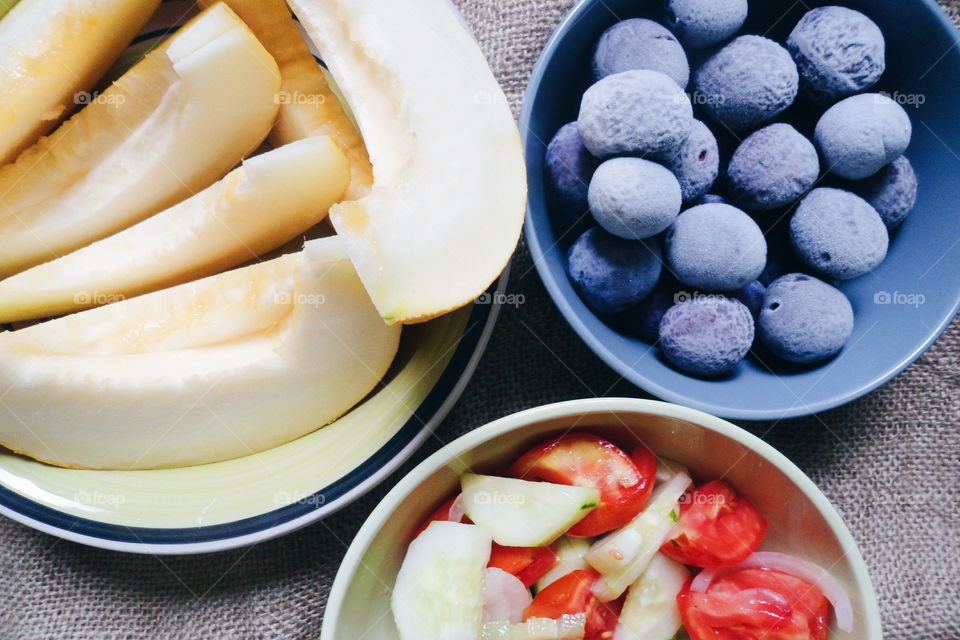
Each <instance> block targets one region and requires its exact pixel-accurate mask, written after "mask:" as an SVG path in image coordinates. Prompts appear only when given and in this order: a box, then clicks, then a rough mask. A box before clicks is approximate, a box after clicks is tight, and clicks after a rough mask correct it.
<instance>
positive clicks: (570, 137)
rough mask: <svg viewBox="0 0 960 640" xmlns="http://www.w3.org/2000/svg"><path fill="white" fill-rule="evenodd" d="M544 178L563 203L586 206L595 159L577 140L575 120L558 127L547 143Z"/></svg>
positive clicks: (583, 208)
mask: <svg viewBox="0 0 960 640" xmlns="http://www.w3.org/2000/svg"><path fill="white" fill-rule="evenodd" d="M545 165H546V170H547V182H548V183H549V185H550V188H551V189H552V190H553V192H554V193H555V194H556V195H557V197H558V198H559V199H560V201H561V202H562V203H563V204H564V205H568V206H569V207H570V208H572V209H575V210H577V211H578V213H583V212H585V211H586V210H587V187H588V185H589V184H590V179H591V178H592V177H593V172H594V171H595V170H596V168H597V160H596V158H594V157H593V156H592V155H591V154H590V152H589V151H587V148H586V147H584V146H583V142H582V141H581V140H580V132H579V130H578V129H577V123H576V122H570V123H567V124H565V125H563V126H562V127H560V130H559V131H557V133H556V135H554V136H553V139H552V140H551V141H550V144H548V145H547V153H546V159H545Z"/></svg>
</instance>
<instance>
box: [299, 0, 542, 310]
mask: <svg viewBox="0 0 960 640" xmlns="http://www.w3.org/2000/svg"><path fill="white" fill-rule="evenodd" d="M290 5H291V7H292V8H293V10H294V12H295V13H296V14H297V16H298V17H299V18H300V21H301V23H302V24H303V25H304V27H305V28H306V30H307V33H309V34H310V37H311V39H312V40H313V41H314V43H315V44H316V45H317V47H318V48H319V50H320V54H321V57H322V58H323V60H324V62H325V63H326V64H327V66H328V67H329V69H330V72H331V73H332V74H333V76H334V78H335V79H336V81H337V84H338V85H339V86H340V88H341V89H342V90H343V93H344V96H345V97H346V99H347V102H348V103H349V105H350V107H351V109H352V110H353V112H354V114H355V115H356V117H357V121H358V122H359V125H360V131H361V132H362V133H363V137H364V140H365V141H366V145H367V150H368V151H369V153H370V159H371V161H372V162H373V169H374V171H373V172H374V177H375V181H374V187H373V190H372V191H371V193H370V195H368V196H367V197H365V198H363V199H361V200H357V201H348V202H343V203H341V204H339V205H337V206H335V207H333V208H332V209H331V210H330V219H331V221H332V222H333V225H334V227H335V228H336V230H337V233H339V234H340V235H342V236H343V237H344V239H345V240H346V242H347V250H348V252H349V253H350V257H351V259H352V260H353V262H354V264H355V265H356V267H357V272H358V273H359V274H360V278H361V279H362V280H363V282H364V284H365V285H366V287H367V290H368V291H369V292H370V295H371V297H372V298H373V301H374V303H375V304H376V305H377V309H379V311H380V313H381V314H382V315H383V317H384V319H385V320H387V321H388V322H398V321H402V322H407V323H409V322H418V321H422V320H426V319H429V318H431V317H434V316H437V315H439V314H442V313H444V312H446V311H449V310H451V309H455V308H457V307H460V306H462V305H464V304H467V303H469V302H470V301H471V300H473V299H474V298H476V297H477V296H478V295H480V294H481V293H482V292H483V291H484V289H485V288H486V287H487V286H488V285H489V284H490V282H491V281H493V280H494V279H495V278H496V277H497V276H498V275H499V273H500V272H501V270H502V269H503V267H504V265H505V264H506V263H507V261H508V260H509V259H510V255H511V254H512V253H513V250H514V247H515V246H516V244H517V239H518V237H519V235H520V228H521V225H522V223H523V212H524V204H525V199H526V176H525V169H524V162H523V155H522V152H521V147H520V138H519V135H518V133H517V128H516V125H515V124H514V121H513V116H512V115H511V112H510V108H509V106H508V105H507V101H506V98H505V97H504V95H503V91H502V90H501V89H500V87H499V85H497V82H496V80H495V79H494V77H493V74H492V73H491V71H490V68H489V67H488V65H487V62H486V60H485V59H484V57H483V54H482V53H481V51H480V49H479V47H478V46H477V43H476V41H475V40H474V39H473V37H472V36H471V34H470V33H469V32H468V31H467V29H466V27H465V25H464V23H463V21H462V20H461V18H460V16H459V14H458V13H457V11H456V9H455V8H454V7H453V5H452V4H450V2H449V0H404V2H383V1H382V0H290Z"/></svg>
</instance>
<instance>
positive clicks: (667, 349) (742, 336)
mask: <svg viewBox="0 0 960 640" xmlns="http://www.w3.org/2000/svg"><path fill="white" fill-rule="evenodd" d="M753 336H754V323H753V316H751V315H750V310H749V309H747V308H746V307H745V306H744V305H743V303H742V302H740V301H738V300H733V299H732V298H724V297H722V296H704V297H698V298H692V299H690V300H685V301H683V302H681V303H679V304H676V305H674V306H673V307H671V308H670V309H669V310H668V311H667V312H666V313H665V314H664V316H663V319H662V320H661V321H660V348H661V349H662V350H663V355H665V356H666V357H667V359H668V360H669V361H670V362H672V363H673V364H674V366H676V367H677V368H678V369H681V370H683V371H686V372H688V373H693V374H696V375H701V376H716V375H720V374H723V373H727V372H729V371H730V370H731V369H733V368H734V367H735V366H737V364H738V363H739V362H740V361H741V360H743V358H744V356H746V355H747V352H748V351H749V350H750V345H751V344H753Z"/></svg>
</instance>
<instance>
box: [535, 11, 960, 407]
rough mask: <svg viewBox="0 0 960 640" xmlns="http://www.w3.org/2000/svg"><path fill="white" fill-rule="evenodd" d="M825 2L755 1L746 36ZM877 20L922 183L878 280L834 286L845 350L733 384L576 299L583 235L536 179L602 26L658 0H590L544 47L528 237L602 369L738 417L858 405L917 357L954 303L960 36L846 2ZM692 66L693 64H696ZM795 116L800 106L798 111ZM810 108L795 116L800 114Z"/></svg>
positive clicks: (885, 85) (772, 31) (783, 24)
mask: <svg viewBox="0 0 960 640" xmlns="http://www.w3.org/2000/svg"><path fill="white" fill-rule="evenodd" d="M805 4H808V5H810V6H811V7H812V6H815V5H820V4H826V3H823V2H810V3H794V2H793V0H763V1H762V2H761V1H759V0H753V1H752V2H751V3H750V12H751V13H750V17H749V19H748V21H747V24H746V25H745V27H744V30H743V33H757V34H765V35H767V36H768V37H771V38H774V39H776V40H778V41H780V42H783V41H784V40H785V39H786V37H787V35H788V34H789V32H790V30H791V29H792V28H793V26H794V25H795V24H796V23H797V21H798V20H799V19H800V17H801V16H802V15H803V13H804V12H805V11H806V9H805V8H804V5H805ZM837 4H843V5H845V6H849V7H852V8H855V9H858V10H860V11H862V12H864V13H865V14H867V15H868V16H870V17H871V18H872V19H873V20H875V21H876V22H877V24H879V25H880V28H881V29H882V30H883V32H884V35H885V36H886V40H887V71H886V73H885V74H884V75H883V77H882V78H881V80H880V83H879V84H878V85H877V87H876V88H874V89H872V90H874V91H886V92H888V93H890V94H892V95H893V96H894V97H895V98H897V99H898V100H900V101H901V103H902V104H904V106H905V108H906V109H907V111H908V112H909V113H910V116H911V119H912V121H913V141H912V143H911V145H910V148H909V149H908V150H907V154H906V155H907V157H908V158H910V160H911V162H912V163H913V166H914V168H915V169H916V172H917V174H918V176H919V180H920V193H919V198H918V201H917V206H916V208H915V209H914V211H913V213H912V214H911V215H910V216H909V217H908V218H907V220H906V222H904V224H903V225H902V226H901V228H900V229H899V230H898V231H897V232H895V233H894V234H893V237H892V238H891V247H890V252H889V255H888V257H887V259H886V260H885V261H884V263H883V264H882V265H880V267H879V268H877V269H876V270H875V271H874V272H873V273H869V274H866V275H863V276H861V277H859V278H856V279H854V280H850V281H847V282H845V283H843V284H842V285H841V288H842V289H843V291H844V293H846V294H847V296H848V297H849V298H850V301H851V302H852V304H853V308H854V311H855V313H856V326H855V328H854V332H853V336H852V337H851V338H850V341H849V343H848V344H847V346H846V347H845V348H844V350H843V351H842V352H841V353H840V354H839V355H838V356H837V357H835V358H834V359H832V360H831V361H829V362H827V363H825V364H822V365H820V366H807V367H800V366H788V365H786V364H783V363H779V362H777V361H776V359H775V358H773V357H772V356H767V355H765V354H763V353H760V354H759V357H757V355H751V356H750V357H748V358H747V359H746V360H744V362H742V363H741V364H740V365H739V366H738V368H737V369H736V370H735V371H734V372H733V373H732V374H730V375H728V376H727V377H724V378H721V379H716V380H707V379H700V378H695V377H690V376H687V375H685V374H683V373H680V372H679V371H677V370H676V369H674V368H672V367H671V366H670V365H669V364H668V363H667V362H666V361H665V360H664V359H663V357H662V355H660V353H659V352H658V349H656V348H655V347H652V346H650V345H648V344H646V343H645V342H642V341H641V340H639V339H637V338H634V337H631V336H630V335H628V334H626V333H624V332H622V331H618V330H617V329H616V328H614V327H613V326H611V325H610V324H607V323H606V322H605V321H604V320H603V319H601V318H598V317H597V316H596V315H595V314H594V313H593V312H592V311H591V310H590V309H589V308H588V307H587V306H586V305H585V304H584V303H583V302H582V301H581V300H580V298H579V296H578V295H577V293H576V292H575V291H574V289H573V287H572V286H571V284H570V282H569V280H568V279H567V275H566V273H565V256H566V252H567V248H568V247H569V246H570V243H571V242H573V240H574V239H575V238H576V236H577V235H578V233H579V231H580V230H582V227H577V228H573V229H571V228H570V225H568V224H566V223H565V222H564V220H563V216H562V215H560V214H559V212H557V211H556V210H551V207H550V206H549V203H548V193H547V192H546V184H545V180H544V166H543V157H544V150H545V148H546V144H547V143H548V142H549V140H550V138H551V137H552V136H553V134H554V133H555V132H556V131H557V129H558V128H560V127H561V126H562V125H563V124H565V123H567V122H570V121H572V120H576V118H577V112H578V110H579V106H580V96H581V94H582V93H583V91H584V90H585V89H586V88H587V87H588V86H589V85H590V83H591V78H590V56H591V52H592V48H593V45H594V43H595V42H596V40H597V38H598V37H599V35H600V34H601V33H602V32H603V30H604V29H606V28H607V27H609V26H610V25H612V24H614V23H615V22H616V21H618V20H621V19H625V18H630V17H638V16H639V17H651V18H656V17H657V9H658V7H659V6H660V3H659V2H658V1H657V0H645V1H638V0H585V1H584V2H581V3H579V4H578V5H577V6H576V7H575V8H574V9H573V11H571V13H570V14H569V15H568V16H567V17H566V18H565V19H564V21H563V22H562V24H561V25H560V27H559V28H558V29H557V31H556V33H554V35H553V36H552V37H551V39H550V41H549V42H548V43H547V46H546V49H545V50H544V52H543V55H542V56H541V58H540V61H539V62H538V63H537V66H536V68H535V69H534V72H533V77H532V79H531V81H530V85H529V87H528V89H527V95H526V98H525V100H524V105H523V110H522V114H521V118H520V127H521V133H522V135H523V140H524V145H525V150H526V159H527V166H528V168H529V182H530V185H529V187H530V201H529V212H528V216H527V222H526V238H527V243H528V245H529V247H530V251H531V253H532V255H533V260H534V262H535V264H536V266H537V269H538V271H539V272H540V276H541V278H542V279H543V282H544V284H545V285H546V288H547V290H548V291H549V293H550V295H551V297H552V298H553V300H554V302H555V303H556V304H557V306H558V307H559V309H560V311H561V313H562V314H563V315H564V317H565V318H566V319H567V321H568V322H569V323H570V325H571V326H572V327H573V328H574V330H575V331H576V332H577V333H578V334H579V335H580V337H581V338H582V339H583V340H584V341H585V342H586V343H587V345H588V346H589V347H590V348H591V349H592V350H593V351H594V352H595V353H596V354H597V355H598V356H600V358H602V359H603V360H604V361H605V362H606V363H607V364H608V365H610V367H612V368H613V369H614V370H616V371H617V372H618V373H620V374H621V375H623V376H624V378H626V379H627V380H629V381H631V382H632V383H633V384H635V385H637V386H639V387H641V388H643V389H644V390H646V391H648V392H650V393H652V394H655V395H657V396H659V397H661V398H664V399H666V400H670V401H672V402H677V403H681V404H686V405H689V406H691V407H695V408H698V409H701V410H704V411H707V412H710V413H713V414H717V415H720V416H724V417H728V418H740V419H753V420H761V419H777V418H785V417H794V416H800V415H807V414H811V413H815V412H819V411H823V410H826V409H830V408H832V407H835V406H838V405H840V404H843V403H846V402H849V401H851V400H854V399H855V398H858V397H860V396H862V395H864V394H866V393H868V392H869V391H871V390H873V389H875V388H876V387H878V386H880V385H881V384H883V383H884V382H886V381H887V380H889V379H890V378H892V377H893V376H894V375H896V374H897V373H899V372H900V371H902V370H903V369H904V368H906V367H907V366H908V365H909V364H910V363H911V362H913V361H914V360H916V359H917V358H918V357H919V356H920V355H921V354H922V353H923V352H924V351H925V350H926V349H927V348H928V347H929V346H930V345H931V344H932V343H933V341H934V340H935V339H936V338H937V337H938V336H939V335H940V333H942V332H943V330H944V329H946V327H947V326H948V325H949V323H950V321H951V319H952V318H953V317H954V315H955V314H956V312H957V309H958V306H960V206H958V203H960V179H957V177H958V176H960V125H958V123H957V120H956V118H957V114H958V113H960V92H958V91H957V89H956V88H955V85H956V83H955V80H956V78H958V77H960V47H958V44H960V34H958V33H957V31H956V29H955V28H954V27H953V25H952V24H951V22H950V21H949V19H948V18H947V17H946V15H945V14H944V13H943V12H942V11H941V10H940V8H939V7H938V6H937V5H936V3H935V2H934V1H933V0H901V1H900V2H888V1H886V0H842V1H841V2H837ZM691 64H693V65H695V64H696V61H695V58H694V57H693V56H691ZM801 109H802V107H801ZM813 115H814V114H804V113H799V114H798V117H800V118H804V117H807V118H808V120H809V118H810V117H813Z"/></svg>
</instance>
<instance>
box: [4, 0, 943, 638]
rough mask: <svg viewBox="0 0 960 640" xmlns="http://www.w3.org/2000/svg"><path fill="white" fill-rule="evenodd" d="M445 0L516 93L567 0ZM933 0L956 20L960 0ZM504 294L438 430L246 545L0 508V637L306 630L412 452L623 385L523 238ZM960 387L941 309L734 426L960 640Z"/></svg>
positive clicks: (897, 624)
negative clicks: (812, 409) (906, 350)
mask: <svg viewBox="0 0 960 640" xmlns="http://www.w3.org/2000/svg"><path fill="white" fill-rule="evenodd" d="M384 1H385V2H396V1H401V0H384ZM889 1H891V2H892V1H895V0H889ZM458 4H459V5H460V6H461V8H462V10H463V12H464V15H465V16H466V18H467V20H468V21H469V23H470V24H471V25H472V26H473V28H474V29H475V30H476V33H477V37H478V38H479V40H480V42H481V44H482V46H483V48H484V50H485V52H486V53H487V55H488V57H489V59H490V61H491V64H492V66H493V68H494V71H495V72H496V74H497V76H498V77H499V79H500V80H501V81H502V82H503V84H504V87H505V88H506V91H507V94H508V95H509V97H510V98H511V100H513V101H514V105H515V106H516V105H518V104H519V100H520V97H521V95H522V92H523V89H524V86H525V84H526V81H527V78H528V75H529V73H530V69H531V67H532V65H533V63H534V61H535V59H536V57H537V55H538V54H539V51H540V49H541V48H542V46H543V44H544V42H545V41H546V39H547V37H548V36H549V34H550V33H551V32H552V30H553V29H554V27H555V26H556V25H557V23H558V22H559V20H560V19H561V17H562V16H563V15H564V13H565V12H566V11H567V10H568V9H569V7H570V6H571V5H572V4H573V1H572V0H458ZM944 4H945V6H946V8H947V10H948V11H949V12H950V13H951V15H952V16H953V17H954V18H955V19H958V18H960V0H945V1H944ZM943 90H944V91H954V90H956V87H953V86H947V85H944V86H943ZM510 292H511V293H520V294H523V296H524V297H525V304H523V305H522V306H520V307H518V308H506V309H505V310H504V312H503V314H502V316H501V319H500V322H499V325H498V326H497V329H496V332H495V333H494V336H493V340H492V342H491V345H490V348H489V349H488V351H487V353H486V355H485V357H484V359H483V361H482V362H481V364H480V368H479V369H478V370H477V372H476V375H475V376H474V377H473V381H472V382H471V383H470V386H469V387H468V388H467V390H466V392H465V393H464V395H463V398H462V399H461V401H460V403H459V404H458V405H457V406H456V408H455V409H454V410H453V412H452V413H451V414H450V416H449V418H448V419H447V420H446V422H445V424H444V425H443V427H442V428H441V429H440V430H439V431H438V432H437V434H436V437H434V438H432V439H431V440H430V441H429V443H428V444H427V445H426V446H425V447H424V448H423V450H422V451H421V452H419V453H418V454H417V455H416V456H415V458H414V460H412V461H411V462H410V463H408V464H407V465H405V466H404V468H403V469H401V470H400V471H398V472H397V473H396V474H394V475H393V476H392V477H390V479H388V480H387V481H386V482H384V483H383V485H382V486H381V487H380V488H379V489H377V490H375V491H373V492H371V494H369V495H368V496H367V497H365V498H364V499H362V500H360V501H358V502H356V503H354V504H353V505H351V506H350V507H349V508H347V509H345V510H344V511H341V512H340V513H339V514H337V515H335V516H333V517H331V518H329V519H327V520H325V521H323V522H321V523H319V524H316V525H313V526H311V527H308V528H307V529H304V530H301V531H299V532H297V533H294V534H292V535H289V536H287V537H285V538H282V539H279V540H275V541H272V542H267V543H264V544H260V545H257V546H255V547H253V548H248V549H241V550H236V551H230V552H225V553H221V554H216V555H212V556H198V557H175V558H156V557H150V556H134V555H122V554H118V553H111V552H107V551H100V550H97V549H91V548H87V547H83V546H80V545H77V544H73V543H70V542H64V541H60V540H58V539H57V538H53V537H50V536H47V535H44V534H41V533H37V532H35V531H33V530H31V529H28V528H27V527H24V526H21V525H19V524H16V523H14V522H11V521H8V520H6V519H0V638H55V639H60V638H149V639H152V640H161V639H168V638H314V637H316V636H317V635H318V634H319V630H320V623H321V620H322V618H323V610H324V603H325V601H326V597H327V593H328V591H329V589H330V584H331V582H332V580H333V576H334V574H335V573H336V570H337V566H338V564H339V563H340V559H341V557H342V556H343V553H344V551H345V550H346V548H347V545H348V544H349V542H350V540H351V539H352V538H353V536H354V534H355V533H356V531H357V529H358V528H359V526H360V525H361V523H362V522H363V520H364V519H365V518H366V516H367V514H368V513H369V512H370V510H371V509H372V508H373V507H374V505H375V504H376V503H377V501H378V500H379V499H380V498H381V497H382V496H383V495H384V493H385V492H386V490H387V489H388V488H389V487H390V486H392V485H393V484H394V483H395V482H396V481H397V479H398V478H399V477H400V476H401V475H402V474H403V473H406V472H407V471H409V469H410V468H411V467H412V466H413V465H414V464H415V463H416V462H419V461H420V460H422V459H423V458H424V457H425V456H426V455H428V454H429V453H431V452H433V451H435V450H436V449H437V448H438V447H439V446H440V445H441V444H442V443H445V442H449V441H450V440H452V439H453V438H455V437H457V436H459V435H461V434H463V433H465V432H466V431H468V430H470V429H472V428H474V427H476V426H478V425H481V424H483V423H485V422H487V421H489V420H492V419H494V418H497V417H500V416H503V415H505V414H508V413H512V412H514V411H518V410H521V409H524V408H528V407H532V406H535V405H539V404H543V403H548V402H554V401H559V400H567V399H573V398H581V397H585V396H596V395H610V396H614V395H620V396H636V395H639V392H638V390H637V389H635V388H633V387H632V386H631V385H629V384H625V383H623V382H618V380H617V376H615V375H614V374H613V373H612V372H611V371H610V370H608V369H607V368H606V367H605V366H604V365H603V364H602V363H601V362H600V361H599V360H598V359H597V358H596V357H594V356H593V355H592V354H591V353H590V352H589V351H588V350H587V349H586V347H585V346H584V345H583V344H582V343H581V342H580V341H579V340H578V339H577V337H576V336H575V335H574V334H573V332H572V331H571V330H570V329H569V328H568V327H567V325H566V324H565V322H564V321H563V320H562V318H561V317H560V315H559V313H558V312H557V311H556V308H555V307H554V306H553V304H552V303H551V302H550V300H549V298H548V297H547V295H546V293H545V291H544V289H543V287H542V285H541V284H540V281H539V279H538V276H537V274H536V272H535V271H534V270H533V269H532V266H531V262H530V258H529V255H528V254H527V253H526V251H525V250H524V249H523V248H521V250H520V252H519V253H518V255H517V257H516V258H515V260H514V269H513V279H512V282H511V284H510ZM958 392H960V323H954V325H953V326H952V327H951V329H950V330H949V331H948V332H947V333H946V334H945V335H944V336H943V337H942V338H941V339H940V340H939V341H938V342H937V344H936V345H934V347H933V348H932V349H930V351H929V352H928V353H927V354H926V355H925V356H924V357H923V358H921V359H920V360H919V361H918V362H917V363H916V364H914V365H913V366H912V367H910V369H908V370H907V371H906V372H905V373H903V374H902V375H900V376H899V377H897V378H896V379H895V380H894V381H892V382H891V383H890V384H888V385H886V386H885V387H883V388H882V389H880V390H879V391H876V392H874V393H872V394H870V395H869V396H867V397H866V398H863V399H862V400H860V401H858V402H855V403H853V404H850V405H848V406H845V407H842V408H840V409H837V410H834V411H830V412H827V413H824V414H821V415H820V416H817V417H812V418H808V419H803V420H788V421H783V422H780V423H776V424H771V423H754V424H745V425H744V426H746V427H747V428H748V429H750V430H751V431H753V432H755V433H758V434H760V435H762V436H764V437H765V438H766V439H767V440H768V441H770V442H771V443H772V444H773V445H775V446H776V447H778V448H780V449H781V450H782V451H783V452H784V453H785V454H786V455H787V456H789V457H790V458H791V459H793V460H794V461H795V462H796V463H797V464H798V465H799V466H800V467H801V468H802V469H803V470H804V471H806V472H807V473H808V474H810V476H811V477H812V478H813V480H814V481H815V482H816V483H817V484H818V485H819V486H820V487H821V488H822V489H823V491H824V492H825V493H826V494H827V496H828V497H829V498H830V499H831V500H832V501H833V503H834V504H835V505H836V506H837V508H838V509H839V510H840V512H841V513H842V514H843V516H844V517H845V518H846V520H847V523H848V524H849V525H850V528H851V529H852V531H853V534H854V536H855V537H856V539H857V541H858V542H859V544H860V546H861V549H862V550H863V553H864V555H865V557H866V561H867V564H868V565H869V567H870V571H871V574H872V576H873V580H874V583H875V584H876V587H877V591H878V593H879V598H880V607H881V609H882V611H883V620H884V625H885V630H886V634H887V637H889V638H904V639H907V638H909V639H910V640H958V639H960V515H958V514H960V481H958V476H960V433H958V426H957V424H958V420H957V416H958V415H960V393H958ZM343 640H355V639H348V638H344V639H343Z"/></svg>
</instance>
